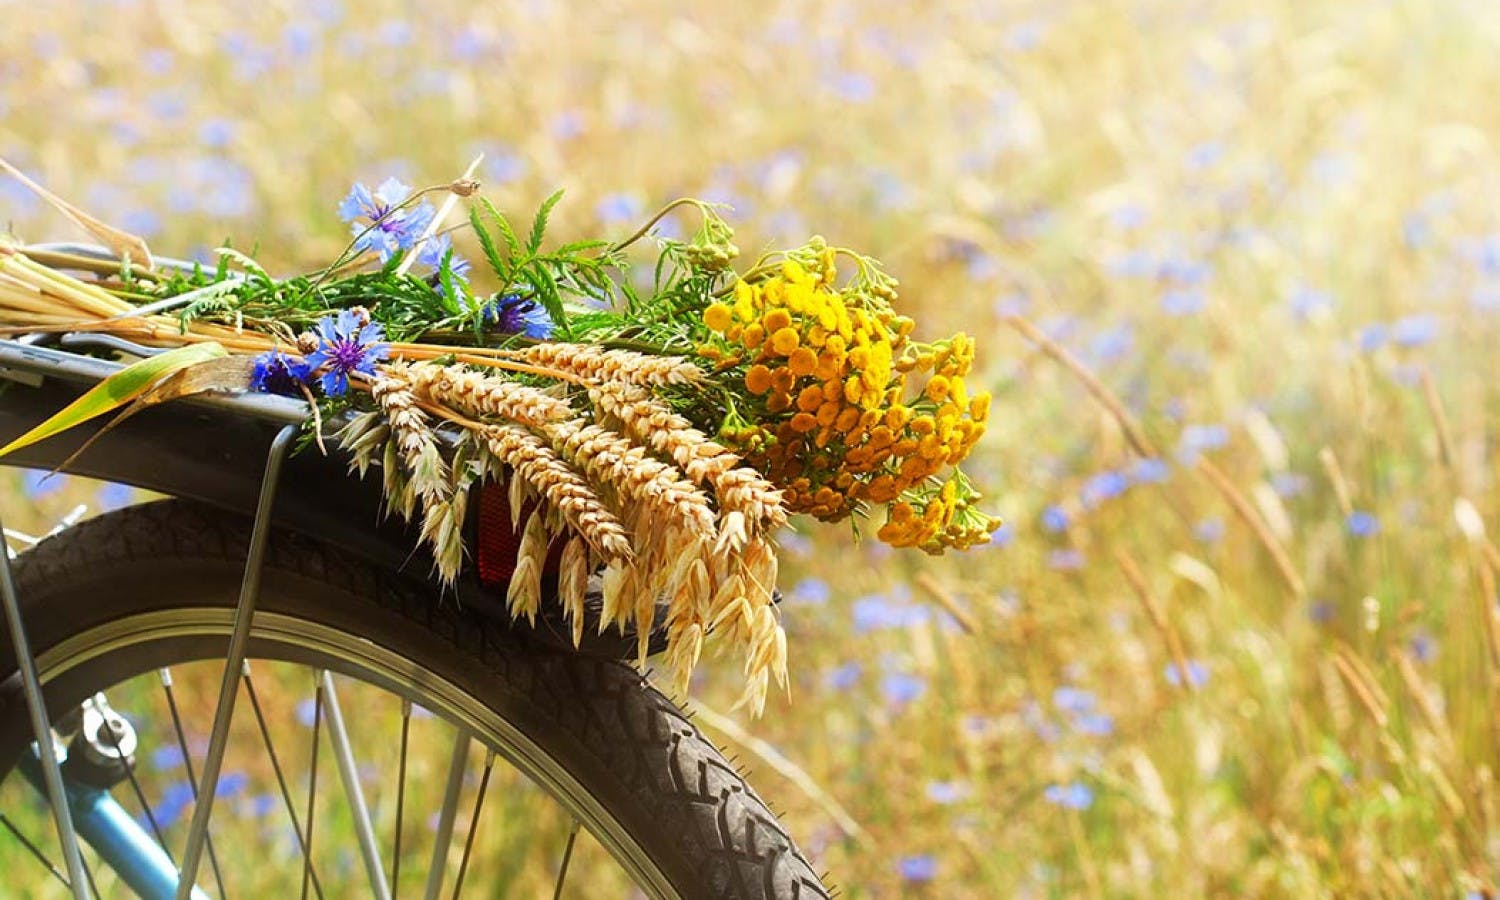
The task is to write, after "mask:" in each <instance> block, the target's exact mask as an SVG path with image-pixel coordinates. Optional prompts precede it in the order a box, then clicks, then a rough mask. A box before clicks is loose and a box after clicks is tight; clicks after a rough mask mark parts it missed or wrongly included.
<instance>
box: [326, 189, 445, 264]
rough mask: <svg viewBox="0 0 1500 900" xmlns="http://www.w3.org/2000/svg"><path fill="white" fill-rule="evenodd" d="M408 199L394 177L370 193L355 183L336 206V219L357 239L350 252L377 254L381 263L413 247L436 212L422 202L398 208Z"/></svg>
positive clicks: (406, 192) (409, 192) (407, 195)
mask: <svg viewBox="0 0 1500 900" xmlns="http://www.w3.org/2000/svg"><path fill="white" fill-rule="evenodd" d="M409 196H411V188H410V187H408V186H407V185H405V184H402V183H401V182H400V181H398V180H397V179H395V178H387V179H386V180H385V181H383V182H381V184H380V186H379V187H377V188H376V189H375V190H374V192H373V193H372V192H371V191H370V189H369V188H367V187H365V186H364V185H363V184H359V183H356V184H355V185H354V187H353V188H351V189H350V190H349V194H348V196H346V197H344V200H343V202H342V203H340V204H339V218H340V219H343V220H344V221H345V222H348V223H349V231H350V233H351V234H354V235H356V236H357V239H356V240H355V242H354V249H356V250H359V251H365V250H369V251H372V252H375V253H378V254H380V261H381V262H385V261H386V260H388V259H390V258H391V257H392V256H394V255H395V254H396V253H398V252H399V251H402V250H406V249H408V248H409V247H411V246H412V245H413V244H415V243H416V242H417V239H418V238H420V237H421V236H422V232H423V231H425V230H427V226H428V225H429V224H431V222H432V217H433V216H435V215H436V214H437V211H436V210H435V209H433V208H432V204H431V203H428V202H427V201H426V200H423V201H422V202H421V203H419V204H417V205H416V206H412V207H405V208H401V209H398V208H397V207H398V206H400V204H401V203H402V201H404V200H406V198H407V197H409Z"/></svg>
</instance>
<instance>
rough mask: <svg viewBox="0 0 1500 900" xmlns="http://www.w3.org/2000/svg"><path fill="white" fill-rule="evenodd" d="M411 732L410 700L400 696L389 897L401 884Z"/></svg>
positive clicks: (394, 893)
mask: <svg viewBox="0 0 1500 900" xmlns="http://www.w3.org/2000/svg"><path fill="white" fill-rule="evenodd" d="M410 734H411V701H410V700H408V699H406V698H405V697H402V698H401V762H400V763H399V764H398V766H397V769H396V841H395V848H394V849H392V850H391V857H392V860H391V897H392V900H394V898H395V896H396V892H397V891H398V890H400V886H401V814H402V813H403V812H404V811H405V809H404V807H405V805H406V742H407V738H408V737H409V736H410Z"/></svg>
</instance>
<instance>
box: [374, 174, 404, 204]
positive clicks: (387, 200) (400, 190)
mask: <svg viewBox="0 0 1500 900" xmlns="http://www.w3.org/2000/svg"><path fill="white" fill-rule="evenodd" d="M410 196H411V186H410V185H408V184H406V183H405V182H403V181H401V180H400V179H398V178H387V179H386V180H385V181H382V182H381V183H380V186H379V187H377V188H376V189H375V197H376V199H378V200H380V202H381V203H383V204H385V205H386V206H395V205H396V204H397V203H400V202H401V201H402V200H405V199H406V198H407V197H410Z"/></svg>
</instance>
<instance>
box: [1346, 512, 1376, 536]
mask: <svg viewBox="0 0 1500 900" xmlns="http://www.w3.org/2000/svg"><path fill="white" fill-rule="evenodd" d="M1344 527H1345V528H1347V529H1349V533H1350V534H1352V535H1354V536H1355V537H1361V538H1363V537H1373V536H1374V535H1376V534H1378V533H1379V532H1380V520H1379V519H1377V518H1375V515H1374V513H1369V512H1365V511H1364V510H1362V509H1356V510H1354V511H1353V512H1351V513H1349V516H1348V517H1347V518H1346V519H1345V520H1344Z"/></svg>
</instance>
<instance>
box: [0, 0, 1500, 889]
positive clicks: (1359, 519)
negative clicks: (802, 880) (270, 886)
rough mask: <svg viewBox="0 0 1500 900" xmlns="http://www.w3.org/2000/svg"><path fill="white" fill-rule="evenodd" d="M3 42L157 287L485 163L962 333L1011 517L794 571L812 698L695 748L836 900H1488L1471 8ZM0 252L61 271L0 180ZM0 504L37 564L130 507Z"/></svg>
mask: <svg viewBox="0 0 1500 900" xmlns="http://www.w3.org/2000/svg"><path fill="white" fill-rule="evenodd" d="M0 10H3V11H4V13H5V16H4V21H5V28H4V30H3V31H0V156H4V157H5V158H7V159H9V160H11V161H12V162H13V163H15V164H16V165H18V166H19V167H21V168H22V169H23V170H25V171H26V172H28V173H29V174H31V175H32V176H34V177H36V178H37V179H39V180H40V181H42V182H43V183H45V184H46V185H47V186H48V187H50V188H51V189H53V190H55V191H57V192H58V193H60V194H62V195H63V196H65V197H67V198H69V199H71V200H73V201H74V202H76V203H78V204H79V205H81V206H83V207H84V208H86V209H87V210H89V211H91V212H92V213H94V214H95V215H98V216H100V217H102V218H105V219H107V220H110V221H112V222H114V223H116V224H118V225H120V226H122V227H124V228H126V229H130V230H133V231H135V232H137V233H139V234H141V235H143V236H145V237H146V238H147V239H148V240H149V241H150V243H151V245H152V247H153V249H154V250H155V251H156V252H157V253H160V254H167V255H178V256H196V257H200V258H204V259H207V258H209V254H210V248H211V247H213V246H216V245H218V244H220V243H221V242H223V241H224V240H226V239H227V240H229V241H231V242H232V243H233V245H234V246H236V247H238V248H241V249H243V250H247V251H249V250H253V251H254V252H255V254H256V255H257V256H258V258H259V259H260V260H261V262H262V263H264V264H265V265H266V266H267V268H269V269H271V270H272V271H279V272H291V271H295V270H303V269H310V268H313V267H316V266H318V265H321V264H323V263H325V262H326V261H328V260H329V259H331V258H332V257H333V256H334V255H335V254H337V253H338V252H339V250H340V249H342V247H343V246H344V244H345V243H346V241H347V239H348V234H347V231H346V229H345V227H344V226H342V225H341V224H340V223H339V221H338V218H337V216H336V215H335V208H336V206H337V204H338V201H339V200H340V198H342V197H343V196H344V194H345V193H346V192H347V191H348V189H349V186H350V184H351V183H352V182H353V181H355V180H361V181H364V182H365V183H367V184H374V183H377V182H379V181H381V180H383V179H384V178H386V177H388V176H397V177H400V178H402V179H404V180H406V181H408V182H409V183H412V184H417V185H425V184H434V183H440V182H445V181H447V180H449V179H450V178H453V177H455V176H457V175H458V174H459V173H460V172H461V171H462V170H463V167H464V166H465V165H466V164H467V162H468V161H469V160H470V159H471V158H473V157H474V156H475V155H476V154H477V153H480V152H483V153H484V154H485V162H484V164H483V166H482V168H481V171H480V174H479V177H480V178H481V179H482V181H483V182H484V191H485V193H486V195H487V196H488V197H490V198H491V199H492V200H494V201H495V202H496V203H497V204H498V205H499V206H500V207H501V208H502V209H505V210H508V211H514V212H515V214H516V215H517V216H519V217H522V218H523V219H524V218H525V217H526V216H529V214H530V212H531V211H532V210H533V209H535V207H536V206H537V205H538V204H539V203H540V201H541V200H542V199H543V198H544V197H546V196H547V195H548V194H549V193H551V192H552V191H553V190H554V189H556V188H564V189H566V191H567V194H566V197H565V199H564V201H563V203H562V205H561V206H560V207H559V209H558V211H557V214H556V215H555V217H554V220H553V221H554V228H553V235H554V239H555V240H558V241H562V240H568V239H573V238H577V237H585V236H595V235H603V236H621V235H624V234H628V233H629V232H630V231H632V230H634V228H635V226H636V225H637V224H639V223H640V222H641V221H643V220H644V219H645V218H646V217H647V216H649V215H650V213H651V212H652V211H653V210H655V209H656V208H658V207H659V206H661V205H662V204H664V203H666V202H667V201H670V200H672V199H674V198H676V197H679V196H684V195H693V196H699V197H703V198H705V199H709V200H714V201H720V202H723V203H727V204H730V205H731V206H732V207H733V212H732V214H731V215H730V218H731V221H733V222H734V223H736V224H737V225H738V226H739V228H740V231H739V234H738V237H737V239H736V240H737V243H738V244H739V245H740V246H741V247H742V248H744V249H745V251H746V255H747V256H749V257H751V258H753V256H754V255H755V254H756V251H758V250H760V249H763V248H769V247H771V246H781V245H795V244H797V243H800V242H801V241H802V240H804V239H805V238H806V237H807V236H808V235H810V234H812V233H820V234H823V235H825V236H827V237H828V238H829V239H830V240H831V241H834V242H835V243H839V244H843V245H845V246H852V247H858V248H861V249H863V250H865V251H866V252H869V253H870V254H872V255H874V256H876V257H878V258H880V259H882V260H883V261H884V262H885V263H886V264H887V266H888V267H889V269H890V270H891V271H892V272H893V273H894V274H895V275H896V276H897V277H898V278H900V279H901V282H902V290H903V301H902V302H903V303H904V305H905V310H906V311H907V312H909V313H911V314H913V315H915V316H916V318H917V320H918V322H919V323H920V329H921V332H922V333H925V334H927V335H929V336H938V335H945V334H948V333H951V332H952V331H955V330H959V329H963V330H966V331H968V332H969V333H970V334H972V335H973V336H975V337H976V338H977V339H978V341H979V348H980V349H979V361H978V364H977V368H976V373H982V375H981V376H979V377H975V378H971V379H970V382H971V385H973V384H975V383H982V386H984V387H988V388H989V389H991V390H993V391H994V392H995V410H996V412H995V413H994V415H993V416H992V424H991V427H990V432H989V434H988V435H987V436H986V438H985V440H984V441H983V442H982V443H981V445H980V447H979V449H978V450H977V451H976V453H975V456H974V457H973V459H972V462H971V464H970V465H969V466H968V467H966V468H968V469H969V470H970V471H971V473H972V474H974V475H975V476H976V480H977V481H978V482H979V484H980V485H981V488H982V489H983V490H985V492H986V494H987V495H988V499H989V502H990V503H991V504H992V506H993V508H994V510H995V511H997V512H998V513H999V514H1000V515H1002V516H1003V517H1004V518H1005V519H1006V522H1007V524H1006V525H1005V526H1004V527H1003V528H1002V529H1001V530H1000V531H999V532H998V533H997V534H996V535H995V539H994V541H993V542H992V544H991V545H989V546H987V547H982V548H978V549H976V550H973V551H971V552H969V553H968V554H964V555H960V556H955V557H950V558H927V557H924V556H921V555H920V554H916V555H913V554H907V553H896V552H891V551H889V550H887V549H886V548H884V547H883V546H881V545H879V544H878V543H875V542H873V541H870V542H864V543H855V542H854V541H853V540H852V539H851V538H850V536H849V535H848V532H847V530H844V529H839V528H817V529H814V528H811V527H802V528H800V529H799V530H798V531H797V532H796V533H790V534H787V535H786V536H785V539H784V541H783V547H784V567H783V581H782V585H781V586H782V588H783V590H785V591H786V593H787V600H786V603H785V605H784V612H785V621H786V625H787V628H788V631H789V638H790V651H791V657H792V668H793V674H794V685H793V689H792V692H791V693H792V696H791V699H790V700H789V701H788V700H787V699H785V698H777V699H774V700H773V702H772V703H771V705H770V707H769V708H768V710H767V713H766V715H765V717H764V718H763V719H761V720H758V721H747V720H743V719H738V718H737V719H734V720H733V721H732V722H731V727H730V728H729V731H728V732H725V731H724V730H722V729H718V730H716V729H715V728H712V727H711V728H709V730H710V731H711V732H714V733H716V734H718V735H719V736H720V737H721V738H723V739H724V741H725V743H726V745H727V746H729V748H730V749H731V750H732V751H734V752H737V753H738V754H739V755H740V757H741V758H742V760H743V761H744V762H746V764H747V765H749V766H750V768H751V769H752V770H753V772H754V775H753V778H752V781H753V783H754V784H755V785H756V787H757V788H758V789H759V790H760V791H761V793H762V794H763V795H765V796H766V797H767V798H768V799H770V800H771V801H772V802H773V804H774V805H776V806H777V807H778V808H780V809H782V810H784V812H785V819H786V822H787V824H788V826H789V828H790V830H791V831H792V833H793V835H794V836H796V837H798V838H799V839H800V840H801V841H802V843H803V847H804V849H805V850H806V851H807V852H808V853H809V854H810V855H811V856H812V858H813V859H814V860H815V862H816V863H817V865H818V866H819V868H820V869H823V870H827V871H828V872H829V873H830V880H831V881H832V882H833V883H836V884H838V885H840V886H841V887H842V888H843V889H844V891H845V892H846V896H849V897H894V896H904V895H911V896H931V897H957V898H964V897H995V896H1013V895H1014V896H1031V897H1062V896H1099V897H1103V896H1127V897H1158V896H1241V895H1244V896H1295V897H1313V896H1351V895H1372V896H1465V895H1470V896H1493V895H1494V891H1495V890H1496V886H1497V883H1500V874H1497V873H1500V821H1497V818H1496V817H1497V814H1500V810H1497V800H1500V794H1497V789H1496V785H1495V766H1496V764H1497V762H1500V718H1497V715H1500V708H1497V705H1496V704H1497V675H1500V620H1497V616H1500V608H1497V589H1496V578H1497V572H1500V551H1497V549H1496V546H1495V544H1494V543H1493V542H1492V539H1491V538H1490V537H1489V536H1487V528H1488V529H1490V530H1494V529H1496V528H1500V485H1497V482H1496V478H1497V474H1500V473H1497V471H1496V468H1495V449H1494V444H1495V440H1496V437H1497V429H1500V385H1497V383H1496V378H1495V374H1496V368H1495V366H1494V364H1493V362H1492V360H1493V347H1494V346H1495V344H1494V342H1495V341H1496V340H1497V338H1500V207H1497V204H1496V202H1495V198H1496V196H1497V192H1500V155H1497V145H1496V141H1497V139H1500V100H1497V98H1496V96H1495V93H1494V88H1495V83H1496V78H1495V73H1496V66H1497V62H1496V60H1500V6H1497V5H1495V4H1493V3H1491V2H1488V0H1344V2H1338V0H1295V2H1293V0H1198V2H1189V0H1180V2H1174V0H1067V2H1058V0H986V2H947V0H939V2H930V3H921V4H897V3H880V2H875V0H862V2H844V0H828V2H821V3H817V4H806V3H796V2H784V0H769V2H762V3H753V4H740V3H714V4H683V3H666V2H662V0H599V2H591V3H582V2H578V3H566V2H548V0H530V2H520V3H517V2H487V3H462V2H455V0H428V2H425V3H423V4H421V5H420V6H412V7H407V6H404V5H401V4H396V3H390V2H362V3H353V2H347V0H346V2H338V0H322V2H308V3H294V2H284V0H283V2H277V0H268V2H263V3H260V4H254V5H245V4H235V5H233V6H232V7H231V6H228V5H225V6H220V5H217V4H206V3H189V2H186V0H157V2H144V0H142V2H85V0H68V2H62V3H57V4H52V5H43V4H36V3H23V2H15V0H0ZM0 222H3V223H5V224H6V225H7V227H8V228H9V230H11V231H13V232H14V233H16V234H18V235H20V236H21V237H23V238H25V239H29V240H49V239H59V238H68V239H77V238H81V237H82V235H80V234H78V233H77V232H76V231H74V230H73V229H72V228H71V226H68V225H67V224H66V223H64V222H62V221H61V220H60V219H58V218H57V217H56V216H55V215H53V214H52V213H50V212H49V211H48V210H47V209H45V208H44V207H43V206H42V205H41V204H40V203H39V202H38V201H37V200H36V199H34V198H33V197H32V196H30V195H29V194H28V193H27V192H25V191H24V190H23V189H22V188H21V187H20V186H19V185H18V184H17V183H15V182H13V181H9V180H0ZM666 227H668V228H671V227H673V223H672V222H671V221H670V220H669V222H668V224H667V226H666ZM459 245H460V247H461V248H462V247H464V246H465V242H464V239H463V238H462V237H461V238H460V239H459ZM471 255H473V254H472V253H471ZM0 477H3V478H4V479H5V484H6V485H7V486H8V489H7V491H6V497H5V500H6V503H5V521H6V523H7V525H12V526H14V527H19V528H21V529H23V530H28V531H32V532H41V531H46V530H47V529H48V528H50V527H51V526H52V525H53V524H55V523H56V522H57V521H58V520H59V519H60V518H61V517H62V516H63V515H64V514H65V513H67V512H68V511H69V510H71V509H73V508H74V507H75V506H76V505H77V504H79V503H85V504H88V506H89V511H91V512H95V511H98V510H99V509H101V508H109V507H111V506H116V505H119V504H121V503H125V502H130V501H131V500H132V499H133V497H132V495H131V494H130V493H129V492H128V491H122V490H121V489H119V488H113V487H106V488H102V489H101V488H100V487H99V486H97V485H89V484H84V483H80V482H72V483H65V482H64V481H63V480H60V479H52V480H48V481H42V480H40V479H39V478H38V477H37V476H35V475H4V476H0ZM304 689H305V690H304ZM299 690H300V691H303V693H301V694H298V693H297V692H298V691H299ZM737 690H738V673H737V669H736V667H735V665H734V664H733V663H732V662H730V661H725V662H724V663H723V664H715V665H712V666H710V667H709V671H707V672H706V673H705V675H704V677H703V678H702V679H701V680H700V682H699V683H698V684H697V686H696V688H695V694H694V699H695V700H697V701H699V702H701V703H702V704H704V705H705V706H706V707H708V708H710V709H713V710H719V711H721V714H722V715H728V713H727V710H728V709H729V707H730V706H731V703H732V699H733V697H734V696H735V694H736V692H737ZM307 696H310V687H309V686H308V685H305V684H302V683H300V682H298V683H296V684H287V685H283V686H282V687H281V688H280V689H279V692H278V695H277V696H275V697H273V698H272V699H271V701H268V702H271V703H273V704H280V705H281V706H284V707H285V708H286V709H287V710H291V709H292V708H294V707H295V706H296V705H297V704H299V703H304V702H305V700H306V697H307ZM205 702H208V701H205ZM287 715H291V713H290V712H288V713H287ZM205 721H206V719H205ZM736 722H737V725H735V724H734V723H736ZM712 724H713V719H712V718H711V719H710V720H709V722H708V725H712ZM720 724H721V725H722V724H723V723H720ZM738 729H743V731H744V732H745V733H748V734H750V735H754V736H755V737H756V738H758V739H760V740H762V741H764V742H765V744H766V745H767V747H768V748H769V750H770V754H768V753H767V752H766V750H765V748H761V747H758V746H751V745H750V744H749V743H748V742H747V741H746V740H745V739H744V737H743V736H742V735H737V733H736V732H737V730H738ZM445 752H446V744H444V745H443V746H442V747H441V748H440V749H439V750H438V751H437V757H438V758H440V757H441V754H442V753H445ZM768 756H771V757H772V759H770V760H768V758H767V757H768ZM179 762H180V761H176V762H174V761H173V760H172V759H170V758H169V759H166V760H165V761H161V760H153V761H148V763H147V767H148V768H149V767H150V766H151V765H155V764H156V763H160V766H159V768H160V769H162V770H164V771H165V772H166V775H165V776H163V777H167V776H171V777H180V776H176V775H173V773H174V771H176V770H175V768H174V767H175V766H176V765H178V764H179ZM773 762H774V764H773ZM794 767H795V768H800V770H802V771H803V772H805V775H806V776H807V777H806V779H805V780H804V781H803V783H800V784H799V783H798V780H797V779H794V778H789V777H788V773H792V772H793V771H794ZM440 771H441V769H434V770H433V773H432V779H437V778H439V777H440V776H439V775H438V774H437V773H438V772H440ZM808 784H811V785H813V786H814V789H812V790H808V789H806V786H807V785H808ZM431 789H432V790H436V789H437V788H436V786H435V785H434V786H433V787H432V788H431ZM221 790H222V785H221ZM256 790H268V788H265V787H264V786H261V787H259V788H256ZM249 794H250V791H249V789H247V794H246V796H247V798H248V797H249ZM179 799H181V798H179ZM249 805H253V804H250V803H249V801H248V800H246V801H244V802H241V803H239V804H238V805H230V806H228V807H226V809H229V810H231V814H233V811H234V810H238V811H239V813H240V814H244V815H251V814H253V812H254V811H253V810H249V809H248V808H247V807H248V806H249ZM178 815H181V809H180V808H179V810H178ZM320 827H321V826H320ZM328 833H329V832H325V834H328ZM332 834H333V835H334V837H331V838H329V839H328V840H329V842H330V843H338V842H339V839H338V837H337V835H338V831H337V829H335V830H334V831H333V832H332ZM347 842H348V841H346V843H347ZM477 852H479V853H481V854H482V853H484V852H485V848H484V846H483V845H481V847H480V849H479V850H478V851H477ZM0 860H4V863H3V864H4V866H5V869H4V871H6V873H7V875H6V881H7V890H8V891H9V890H15V891H18V892H20V893H22V894H25V893H27V892H28V891H31V890H37V891H42V890H44V889H45V890H49V891H50V890H53V889H56V888H57V885H56V884H55V883H48V882H47V881H46V878H47V876H46V875H45V873H44V872H43V871H42V870H41V868H40V867H38V866H36V865H35V864H34V863H32V862H30V861H29V860H26V859H23V858H22V852H21V851H19V850H17V849H15V848H13V847H9V846H7V847H4V848H3V849H0ZM253 862H254V861H251V863H253ZM251 863H247V865H248V864H251ZM497 877H498V876H497ZM492 883H494V884H501V883H503V882H501V881H496V882H492ZM522 884H524V882H522ZM33 885H34V886H33ZM601 890H602V889H601ZM517 891H518V893H519V894H520V895H526V890H525V889H524V888H517ZM585 895H589V894H588V892H587V890H585V893H582V894H579V896H585Z"/></svg>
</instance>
